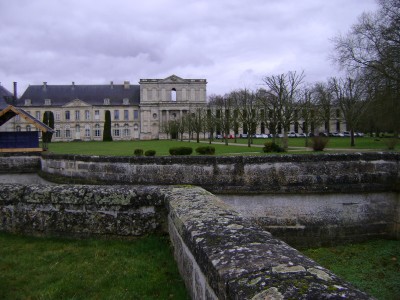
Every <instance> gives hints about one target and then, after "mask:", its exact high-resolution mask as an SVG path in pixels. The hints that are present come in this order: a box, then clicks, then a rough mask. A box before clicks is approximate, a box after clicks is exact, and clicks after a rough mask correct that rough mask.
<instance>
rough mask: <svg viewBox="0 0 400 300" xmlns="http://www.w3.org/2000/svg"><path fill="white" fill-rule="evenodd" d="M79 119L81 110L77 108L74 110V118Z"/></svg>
mask: <svg viewBox="0 0 400 300" xmlns="http://www.w3.org/2000/svg"><path fill="white" fill-rule="evenodd" d="M80 119H81V112H80V111H79V110H76V111H75V120H76V121H79V120H80Z"/></svg>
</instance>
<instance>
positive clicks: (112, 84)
mask: <svg viewBox="0 0 400 300" xmlns="http://www.w3.org/2000/svg"><path fill="white" fill-rule="evenodd" d="M110 88H111V89H113V88H114V82H113V81H110Z"/></svg>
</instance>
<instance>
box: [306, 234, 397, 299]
mask: <svg viewBox="0 0 400 300" xmlns="http://www.w3.org/2000/svg"><path fill="white" fill-rule="evenodd" d="M302 252H303V253H304V254H305V255H307V256H308V257H310V258H312V259H314V260H315V261H316V262H318V263H319V264H321V265H322V266H324V267H325V268H328V269H330V270H331V271H332V272H334V273H335V274H336V275H338V276H340V277H342V278H343V279H345V280H346V281H348V282H351V283H352V284H353V285H354V286H356V287H357V288H359V289H361V290H363V291H365V292H366V293H368V294H370V295H372V296H374V297H376V298H377V299H382V300H383V299H385V300H395V299H399V295H400V263H399V259H400V241H392V240H373V241H368V242H365V243H360V244H351V245H343V246H337V247H330V248H318V249H308V250H305V251H302Z"/></svg>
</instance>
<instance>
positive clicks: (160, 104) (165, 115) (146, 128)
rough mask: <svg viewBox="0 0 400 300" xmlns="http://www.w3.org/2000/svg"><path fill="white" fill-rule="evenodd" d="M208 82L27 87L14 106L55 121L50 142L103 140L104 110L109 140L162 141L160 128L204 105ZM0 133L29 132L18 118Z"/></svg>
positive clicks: (169, 79) (177, 80) (174, 78)
mask: <svg viewBox="0 0 400 300" xmlns="http://www.w3.org/2000/svg"><path fill="white" fill-rule="evenodd" d="M206 94H207V81H206V79H183V78H180V77H178V76H175V75H171V76H169V77H167V78H164V79H140V81H139V84H138V85H132V84H130V82H129V81H125V82H124V84H114V83H113V82H110V84H107V85H76V84H75V83H74V82H72V84H70V85H50V84H47V83H46V82H44V83H43V85H31V86H29V87H28V88H27V90H26V91H25V92H24V93H23V95H22V96H21V97H20V98H19V100H17V101H16V103H14V104H15V106H17V107H20V108H22V109H23V110H25V111H26V112H28V113H29V114H30V115H32V116H33V117H35V118H36V119H38V120H43V116H44V114H46V113H47V114H48V113H49V112H52V113H53V116H54V134H53V138H52V140H53V141H72V140H83V141H89V140H102V139H103V129H104V122H105V114H106V111H109V112H110V115H111V133H112V137H113V140H133V139H141V140H149V139H165V138H167V135H166V134H165V133H164V132H163V130H162V127H163V124H165V123H166V122H168V121H169V120H173V119H175V118H176V119H178V118H180V117H181V116H182V115H183V114H186V113H187V112H189V111H191V110H194V109H196V108H198V107H204V106H205V105H206V103H207V99H206ZM4 126H7V128H0V130H1V131H31V130H34V128H32V127H31V125H30V124H28V123H26V122H25V121H24V120H21V119H20V118H18V117H16V118H14V119H13V120H10V121H9V122H8V123H6V124H5V125H3V126H2V127H4Z"/></svg>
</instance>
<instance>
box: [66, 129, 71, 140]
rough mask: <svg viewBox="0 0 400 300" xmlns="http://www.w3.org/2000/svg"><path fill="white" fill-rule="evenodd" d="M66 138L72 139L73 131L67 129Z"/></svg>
mask: <svg viewBox="0 0 400 300" xmlns="http://www.w3.org/2000/svg"><path fill="white" fill-rule="evenodd" d="M65 137H66V138H70V137H71V130H69V129H65Z"/></svg>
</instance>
